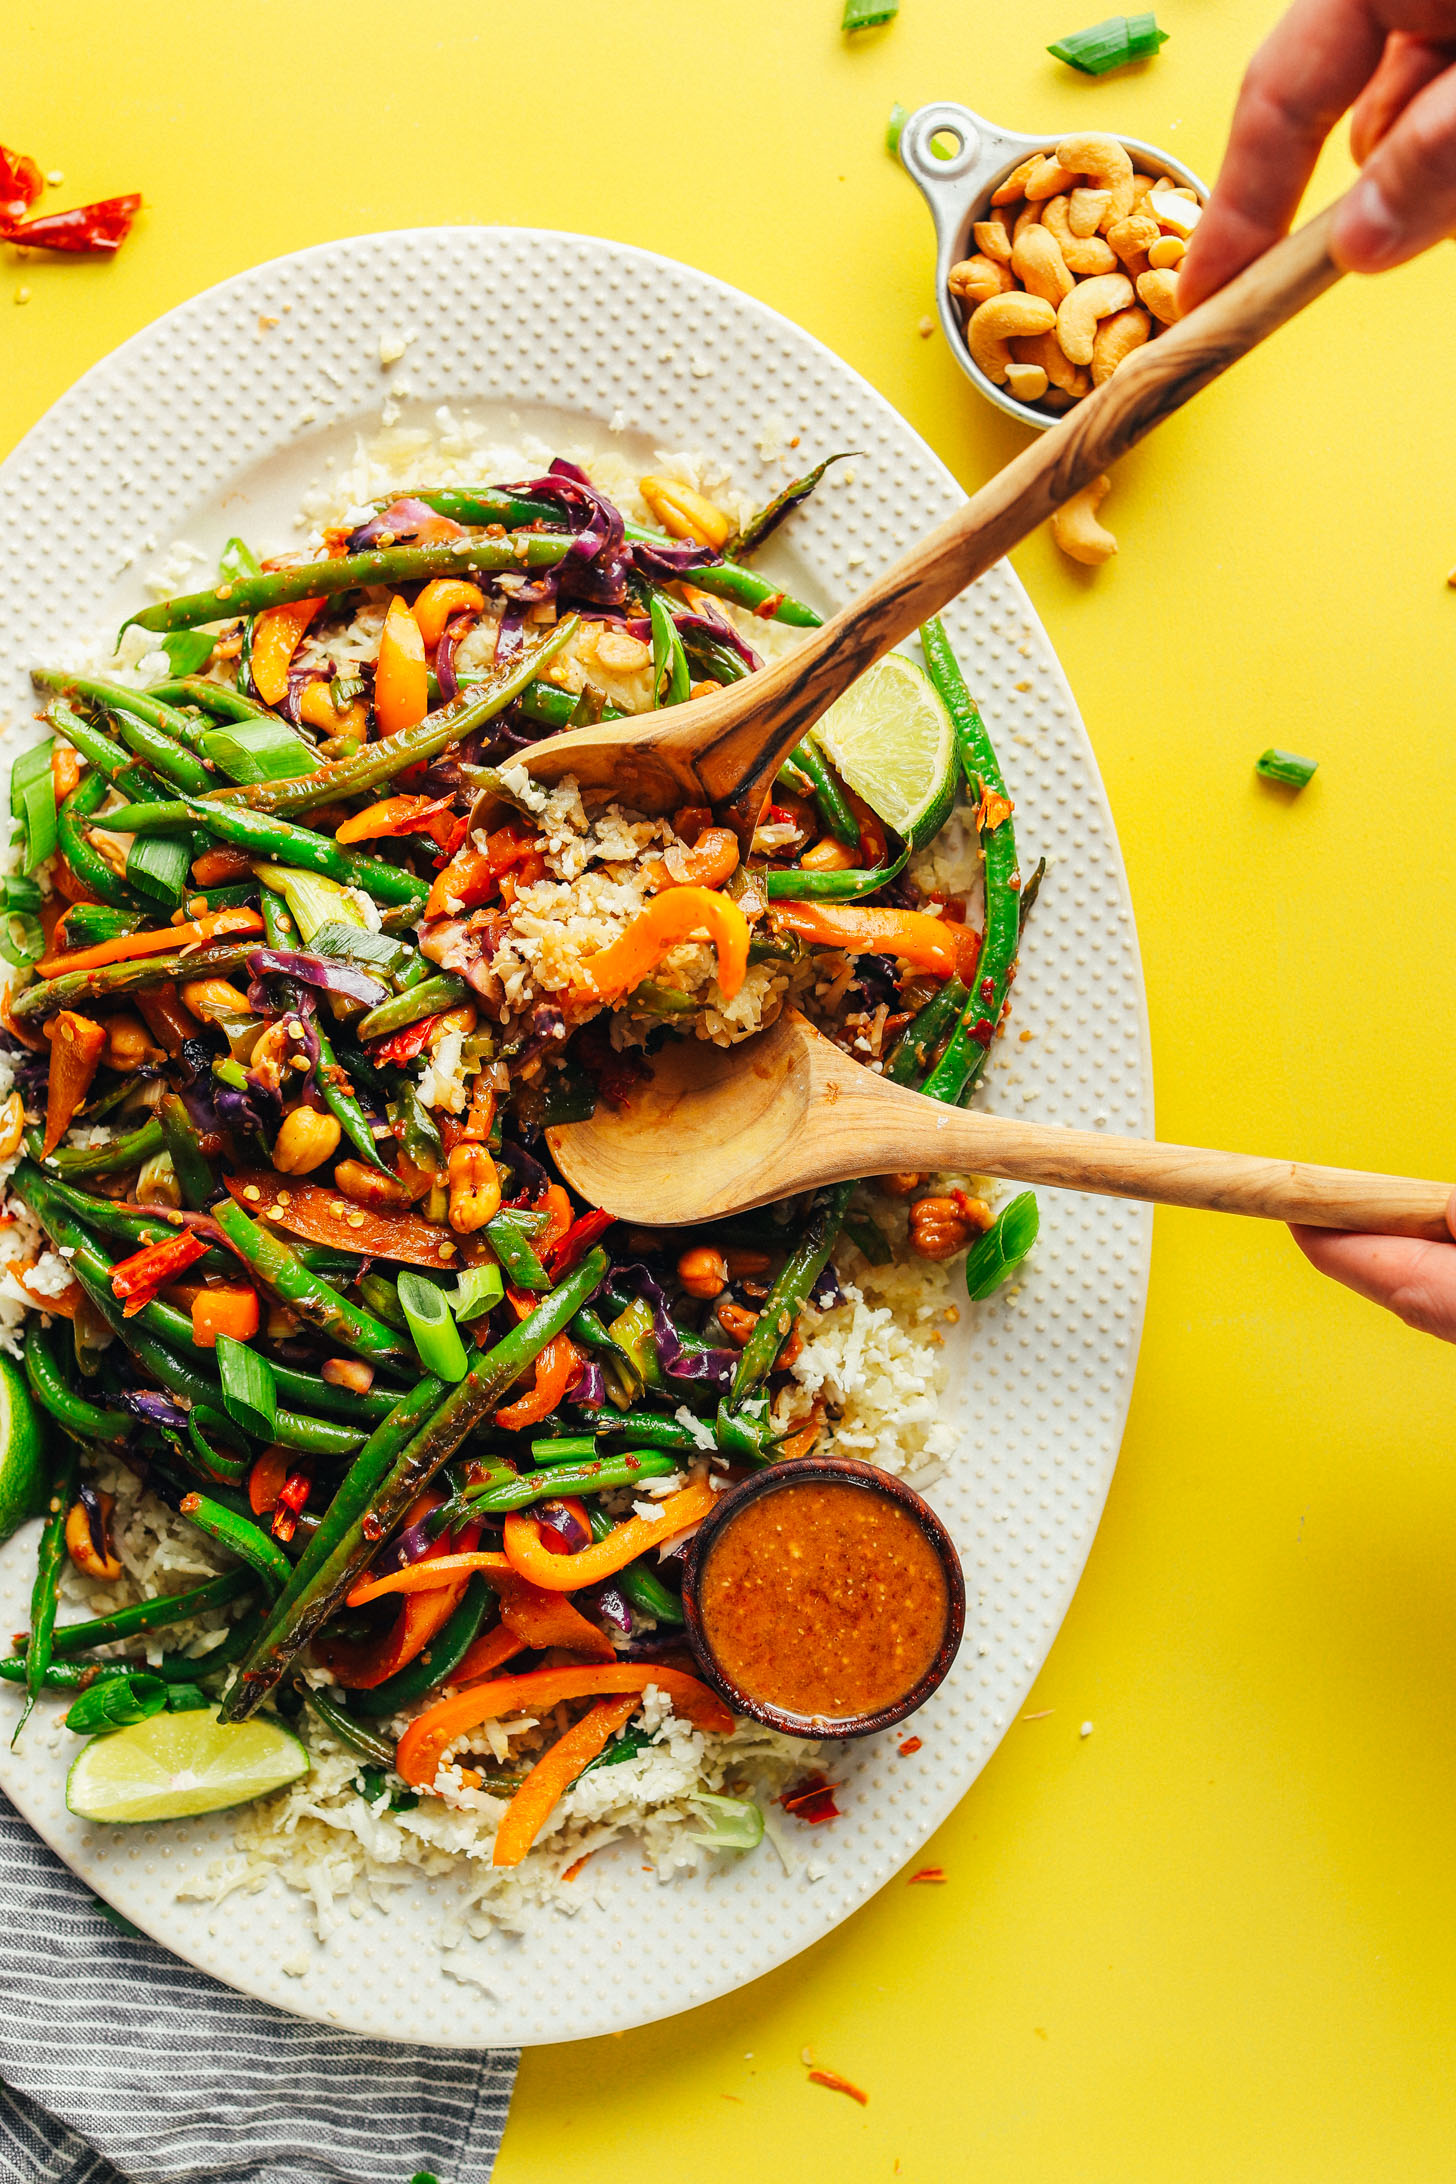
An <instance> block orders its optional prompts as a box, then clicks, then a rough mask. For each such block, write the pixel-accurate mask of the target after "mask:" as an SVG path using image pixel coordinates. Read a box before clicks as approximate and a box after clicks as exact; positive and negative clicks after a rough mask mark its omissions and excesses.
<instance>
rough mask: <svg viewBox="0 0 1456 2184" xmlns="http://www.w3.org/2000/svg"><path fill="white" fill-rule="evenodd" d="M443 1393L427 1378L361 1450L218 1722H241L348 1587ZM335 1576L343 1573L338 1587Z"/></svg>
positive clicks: (438, 1384) (274, 1608) (377, 1535)
mask: <svg viewBox="0 0 1456 2184" xmlns="http://www.w3.org/2000/svg"><path fill="white" fill-rule="evenodd" d="M444 1393H445V1389H444V1383H443V1382H442V1381H439V1380H435V1379H433V1378H431V1377H430V1376H428V1375H427V1376H426V1377H425V1378H424V1379H423V1380H421V1381H420V1382H419V1383H418V1384H417V1385H416V1386H415V1387H414V1388H412V1389H411V1390H410V1392H409V1394H408V1395H405V1396H401V1397H400V1399H399V1401H398V1402H397V1403H396V1404H395V1405H394V1407H393V1409H392V1410H391V1411H390V1414H389V1416H388V1417H387V1418H386V1419H384V1420H383V1422H382V1423H381V1424H380V1425H378V1426H376V1428H375V1430H374V1432H373V1433H372V1434H371V1435H370V1437H369V1439H368V1440H367V1441H366V1442H365V1444H364V1446H363V1448H361V1449H360V1451H359V1453H358V1455H357V1456H356V1457H355V1459H354V1461H353V1463H352V1464H351V1465H350V1466H349V1469H348V1471H347V1472H346V1473H345V1475H344V1477H343V1479H342V1480H341V1481H340V1484H339V1486H338V1487H337V1489H336V1490H335V1493H334V1497H333V1500H332V1501H331V1502H330V1503H329V1506H328V1508H327V1509H326V1510H325V1512H324V1514H323V1517H322V1518H321V1519H320V1522H319V1528H318V1530H317V1531H316V1532H315V1533H314V1535H313V1538H312V1539H311V1540H310V1541H309V1542H308V1545H307V1546H306V1547H305V1548H304V1550H303V1553H302V1555H301V1556H300V1557H299V1560H298V1563H297V1565H296V1567H295V1569H294V1571H293V1573H292V1575H291V1577H290V1578H289V1581H288V1583H287V1585H286V1586H285V1587H284V1589H283V1591H282V1592H281V1593H280V1594H279V1596H278V1598H277V1600H276V1601H275V1602H274V1603H273V1606H272V1608H271V1609H270V1611H269V1613H268V1616H267V1618H266V1620H265V1622H264V1624H263V1628H262V1629H261V1630H260V1631H259V1633H258V1636H257V1639H256V1640H255V1642H254V1644H253V1647H252V1649H251V1651H250V1652H249V1654H248V1656H247V1658H246V1659H245V1660H244V1662H243V1665H242V1670H241V1673H240V1675H239V1677H238V1681H237V1685H236V1687H235V1689H234V1690H233V1691H232V1692H231V1693H230V1694H229V1696H228V1698H227V1699H226V1700H225V1701H224V1705H223V1716H224V1719H225V1720H236V1721H241V1720H243V1719H245V1718H246V1716H247V1715H248V1714H250V1713H251V1712H252V1711H253V1709H254V1707H255V1706H257V1705H258V1704H259V1702H260V1701H261V1700H262V1699H263V1698H265V1697H266V1696H267V1694H268V1692H270V1691H271V1690H272V1689H273V1688H274V1686H275V1685H276V1684H277V1683H278V1681H279V1680H280V1678H281V1677H282V1676H283V1675H284V1673H285V1672H286V1670H287V1668H288V1666H289V1664H290V1662H291V1661H292V1660H293V1659H294V1657H295V1655H296V1654H297V1653H298V1652H299V1651H300V1650H301V1648H302V1647H304V1646H306V1645H307V1644H308V1642H309V1640H310V1638H311V1637H312V1636H313V1634H314V1632H315V1631H316V1630H317V1629H318V1627H319V1625H320V1624H321V1623H322V1622H323V1620H324V1617H325V1615H326V1614H327V1613H328V1611H329V1608H330V1607H331V1606H332V1604H333V1601H334V1599H335V1597H336V1596H337V1594H338V1592H339V1591H340V1590H341V1589H343V1590H346V1589H347V1582H348V1574H347V1573H350V1572H351V1570H352V1558H353V1556H354V1553H355V1550H356V1547H357V1545H358V1542H359V1541H360V1540H361V1539H364V1537H365V1534H364V1529H363V1527H364V1520H365V1518H366V1516H367V1515H368V1513H369V1508H370V1504H371V1502H372V1501H373V1499H374V1496H375V1494H376V1492H377V1491H378V1489H379V1487H380V1486H381V1485H382V1483H383V1481H384V1480H385V1478H386V1477H387V1476H388V1474H389V1472H390V1470H391V1469H392V1467H393V1465H394V1463H395V1461H396V1459H397V1458H398V1457H399V1455H400V1454H401V1452H402V1451H403V1450H404V1449H406V1448H407V1447H408V1446H409V1444H410V1442H411V1441H412V1440H413V1439H414V1437H415V1435H416V1433H417V1432H418V1431H419V1428H420V1427H421V1426H422V1425H423V1424H425V1423H426V1421H427V1420H428V1419H430V1418H431V1417H433V1416H434V1414H435V1412H436V1411H437V1410H438V1409H439V1406H440V1401H441V1398H442V1396H443V1395H444ZM382 1537H383V1532H382V1529H381V1530H377V1531H373V1533H372V1539H370V1540H368V1541H366V1545H368V1546H370V1547H371V1549H372V1543H373V1540H374V1539H379V1538H382ZM341 1573H346V1575H345V1584H344V1586H343V1587H342V1588H341V1587H340V1586H339V1584H338V1579H339V1577H340V1574H341Z"/></svg>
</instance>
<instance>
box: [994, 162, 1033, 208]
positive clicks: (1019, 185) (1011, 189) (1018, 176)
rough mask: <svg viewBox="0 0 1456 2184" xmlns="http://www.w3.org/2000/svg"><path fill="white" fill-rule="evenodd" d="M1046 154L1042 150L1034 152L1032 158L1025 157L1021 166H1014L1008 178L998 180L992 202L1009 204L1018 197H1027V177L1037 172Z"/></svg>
mask: <svg viewBox="0 0 1456 2184" xmlns="http://www.w3.org/2000/svg"><path fill="white" fill-rule="evenodd" d="M1044 156H1045V155H1044V154H1043V153H1041V152H1033V153H1032V155H1031V157H1030V159H1023V160H1022V162H1021V165H1020V166H1019V167H1013V168H1012V170H1011V172H1010V174H1008V175H1007V177H1006V180H1005V181H1004V182H998V183H997V184H996V187H995V189H994V190H992V192H991V202H992V204H993V205H1009V204H1012V203H1013V202H1014V201H1015V200H1016V199H1017V198H1018V197H1025V195H1026V178H1027V176H1028V175H1029V174H1035V172H1036V170H1037V168H1038V167H1039V166H1040V165H1041V163H1042V159H1043V157H1044Z"/></svg>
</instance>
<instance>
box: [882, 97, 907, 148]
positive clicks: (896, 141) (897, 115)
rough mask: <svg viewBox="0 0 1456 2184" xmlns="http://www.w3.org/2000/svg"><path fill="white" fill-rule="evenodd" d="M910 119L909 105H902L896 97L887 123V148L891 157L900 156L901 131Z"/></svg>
mask: <svg viewBox="0 0 1456 2184" xmlns="http://www.w3.org/2000/svg"><path fill="white" fill-rule="evenodd" d="M909 119H910V109H909V107H908V106H902V105H901V104H900V101H899V100H898V99H896V101H895V103H894V105H893V106H892V107H891V108H890V118H889V121H888V122H887V123H886V125H885V150H886V151H887V152H888V153H889V155H890V157H891V159H895V158H898V156H899V151H900V132H901V130H902V129H903V128H904V126H905V124H906V122H907V121H908V120H909Z"/></svg>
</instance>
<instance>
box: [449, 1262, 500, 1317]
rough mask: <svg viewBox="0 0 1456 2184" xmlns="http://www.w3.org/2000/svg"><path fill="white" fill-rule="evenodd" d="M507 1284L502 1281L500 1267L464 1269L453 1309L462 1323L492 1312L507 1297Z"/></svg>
mask: <svg viewBox="0 0 1456 2184" xmlns="http://www.w3.org/2000/svg"><path fill="white" fill-rule="evenodd" d="M505 1293H506V1292H505V1283H504V1282H503V1281H502V1280H501V1270H500V1268H499V1267H498V1266H467V1267H465V1268H463V1269H462V1271H461V1275H460V1279H459V1281H458V1282H457V1283H456V1284H455V1295H454V1298H453V1299H452V1308H453V1310H454V1313H455V1317H456V1319H457V1320H459V1321H461V1322H462V1323H464V1322H466V1321H468V1320H475V1319H479V1318H480V1317H481V1315H482V1314H483V1313H485V1312H489V1311H491V1310H492V1309H493V1308H494V1307H495V1306H496V1305H498V1304H499V1303H500V1301H501V1298H502V1297H503V1296H504V1295H505Z"/></svg>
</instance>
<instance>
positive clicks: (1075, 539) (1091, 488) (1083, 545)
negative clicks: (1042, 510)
mask: <svg viewBox="0 0 1456 2184" xmlns="http://www.w3.org/2000/svg"><path fill="white" fill-rule="evenodd" d="M1111 484H1112V480H1111V478H1109V477H1106V476H1103V477H1100V478H1094V479H1093V480H1092V483H1091V484H1090V485H1084V486H1083V488H1082V490H1081V492H1080V493H1074V494H1073V495H1072V498H1071V499H1070V500H1069V501H1066V502H1065V503H1064V504H1063V505H1062V507H1060V508H1059V509H1058V510H1057V511H1056V514H1055V515H1054V516H1053V517H1052V537H1053V538H1054V539H1055V540H1056V542H1057V544H1058V545H1059V546H1060V547H1061V549H1062V552H1063V553H1064V554H1066V555H1068V556H1069V557H1070V559H1071V560H1073V561H1081V562H1083V563H1085V564H1086V566H1087V567H1088V568H1089V569H1095V568H1096V567H1097V566H1098V565H1099V564H1100V563H1101V562H1104V561H1110V560H1111V559H1112V556H1113V555H1114V554H1115V553H1116V552H1117V540H1116V539H1115V538H1114V537H1113V535H1112V533H1111V532H1110V531H1109V530H1108V529H1107V528H1106V526H1105V525H1103V524H1101V523H1099V522H1098V521H1097V511H1098V509H1099V508H1100V507H1101V505H1102V502H1103V499H1104V498H1105V496H1106V493H1107V490H1108V488H1109V486H1110V485H1111Z"/></svg>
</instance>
